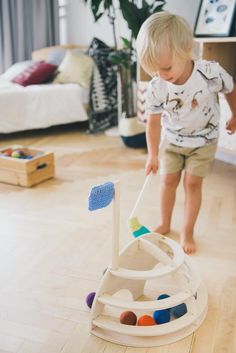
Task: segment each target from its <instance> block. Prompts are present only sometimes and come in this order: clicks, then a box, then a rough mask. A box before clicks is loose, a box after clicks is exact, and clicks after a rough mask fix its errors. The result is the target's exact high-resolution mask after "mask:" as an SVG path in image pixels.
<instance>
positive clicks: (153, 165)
mask: <svg viewBox="0 0 236 353" xmlns="http://www.w3.org/2000/svg"><path fill="white" fill-rule="evenodd" d="M160 136H161V115H160V114H152V115H150V116H148V118H147V126H146V137H147V147H148V159H147V162H146V167H145V171H146V175H148V174H149V173H150V172H153V173H156V172H157V170H158V149H159V144H160Z"/></svg>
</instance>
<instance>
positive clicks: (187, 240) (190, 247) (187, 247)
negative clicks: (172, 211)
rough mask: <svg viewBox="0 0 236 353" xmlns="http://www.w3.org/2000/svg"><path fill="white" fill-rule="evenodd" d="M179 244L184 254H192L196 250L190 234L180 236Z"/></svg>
mask: <svg viewBox="0 0 236 353" xmlns="http://www.w3.org/2000/svg"><path fill="white" fill-rule="evenodd" d="M180 243H181V246H182V248H183V250H184V252H185V253H186V254H188V255H189V254H193V253H194V252H195V251H196V250H197V247H196V243H195V241H194V239H193V235H192V234H188V235H187V234H181V238H180Z"/></svg>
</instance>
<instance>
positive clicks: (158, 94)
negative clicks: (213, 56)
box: [146, 60, 234, 147]
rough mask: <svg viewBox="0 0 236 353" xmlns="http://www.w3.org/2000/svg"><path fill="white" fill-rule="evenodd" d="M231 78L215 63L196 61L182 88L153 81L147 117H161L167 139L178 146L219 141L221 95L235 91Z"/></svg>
mask: <svg viewBox="0 0 236 353" xmlns="http://www.w3.org/2000/svg"><path fill="white" fill-rule="evenodd" d="M233 86H234V83H233V79H232V77H231V76H230V75H229V74H228V73H227V72H226V71H225V70H224V69H223V68H222V67H221V66H220V65H219V64H218V63H217V62H213V61H206V60H197V61H195V62H194V68H193V71H192V74H191V76H190V77H189V79H188V80H187V81H186V82H185V84H183V85H175V84H173V83H171V82H168V81H164V80H162V79H161V78H160V77H158V76H157V77H154V78H153V79H152V80H151V81H150V83H149V85H148V90H147V97H146V115H150V114H161V124H162V127H163V128H164V137H165V138H167V140H168V141H169V142H170V143H172V144H174V145H177V146H183V147H200V146H203V145H206V144H209V143H212V142H214V141H215V140H216V139H217V138H218V133H219V119H220V108H219V99H218V93H219V92H223V93H230V92H231V91H232V90H233Z"/></svg>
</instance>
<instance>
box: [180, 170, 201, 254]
mask: <svg viewBox="0 0 236 353" xmlns="http://www.w3.org/2000/svg"><path fill="white" fill-rule="evenodd" d="M202 181H203V178H202V177H199V176H195V175H192V174H190V173H187V172H186V173H185V176H184V189H185V204H184V225H183V230H182V233H181V244H182V247H183V249H184V251H185V252H186V253H187V254H191V253H193V252H195V251H196V244H195V241H194V238H193V233H194V226H195V223H196V220H197V216H198V213H199V210H200V206H201V199H202Z"/></svg>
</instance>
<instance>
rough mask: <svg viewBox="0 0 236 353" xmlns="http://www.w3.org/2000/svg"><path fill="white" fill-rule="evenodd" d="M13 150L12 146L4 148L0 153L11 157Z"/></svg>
mask: <svg viewBox="0 0 236 353" xmlns="http://www.w3.org/2000/svg"><path fill="white" fill-rule="evenodd" d="M12 152H13V149H12V148H7V149H6V150H4V151H3V152H2V153H3V155H4V156H5V157H11V154H12Z"/></svg>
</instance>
